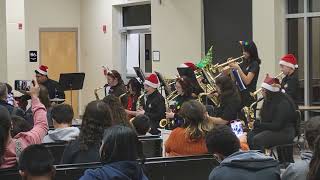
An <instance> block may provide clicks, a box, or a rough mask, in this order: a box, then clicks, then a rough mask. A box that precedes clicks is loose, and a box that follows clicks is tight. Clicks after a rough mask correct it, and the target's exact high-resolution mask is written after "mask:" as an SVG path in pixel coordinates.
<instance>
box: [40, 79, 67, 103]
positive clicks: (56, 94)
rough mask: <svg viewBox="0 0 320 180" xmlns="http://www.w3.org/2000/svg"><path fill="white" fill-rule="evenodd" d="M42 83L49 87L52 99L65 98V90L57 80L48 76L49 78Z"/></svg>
mask: <svg viewBox="0 0 320 180" xmlns="http://www.w3.org/2000/svg"><path fill="white" fill-rule="evenodd" d="M42 85H43V86H45V87H46V88H47V89H48V92H49V98H50V99H54V98H59V99H65V94H64V91H63V89H62V87H61V85H60V84H59V83H58V82H57V81H54V80H52V79H49V78H48V80H47V81H46V82H44V83H42Z"/></svg>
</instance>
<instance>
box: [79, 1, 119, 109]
mask: <svg viewBox="0 0 320 180" xmlns="http://www.w3.org/2000/svg"><path fill="white" fill-rule="evenodd" d="M111 9H112V5H111V2H110V1H105V0H81V25H82V26H81V29H80V31H81V68H80V70H81V71H83V72H85V73H86V82H85V84H84V89H83V90H82V97H81V98H82V102H83V104H82V109H83V108H84V105H86V104H87V103H89V102H90V101H92V100H94V99H95V97H94V94H93V90H94V88H97V87H100V86H103V85H104V84H105V83H106V82H105V78H104V76H103V75H102V68H101V66H102V65H107V66H108V67H110V68H113V65H112V62H113V60H112V20H111V19H112V11H111ZM102 25H106V26H107V33H106V34H104V33H103V31H102Z"/></svg>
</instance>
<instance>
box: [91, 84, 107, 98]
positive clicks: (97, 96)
mask: <svg viewBox="0 0 320 180" xmlns="http://www.w3.org/2000/svg"><path fill="white" fill-rule="evenodd" d="M104 88H105V87H104V86H102V87H98V88H95V89H94V90H93V93H94V95H95V97H96V100H100V97H99V94H98V91H99V90H101V89H104Z"/></svg>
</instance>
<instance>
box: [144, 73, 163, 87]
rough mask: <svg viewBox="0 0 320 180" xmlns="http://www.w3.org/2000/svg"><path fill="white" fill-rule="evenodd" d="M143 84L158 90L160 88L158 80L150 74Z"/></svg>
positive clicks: (154, 75)
mask: <svg viewBox="0 0 320 180" xmlns="http://www.w3.org/2000/svg"><path fill="white" fill-rule="evenodd" d="M143 84H145V85H148V86H150V87H153V88H158V87H159V86H160V83H159V79H158V76H157V75H156V74H151V75H150V76H149V77H148V78H147V79H145V80H144V83H143Z"/></svg>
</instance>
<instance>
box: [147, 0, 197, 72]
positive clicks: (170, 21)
mask: <svg viewBox="0 0 320 180" xmlns="http://www.w3.org/2000/svg"><path fill="white" fill-rule="evenodd" d="M151 5H152V6H151V9H152V10H151V11H152V49H153V50H157V51H160V58H161V59H160V62H153V69H154V70H157V71H160V72H163V74H165V75H167V76H170V77H174V75H176V74H177V70H176V67H177V66H179V64H181V63H183V62H185V61H186V60H191V61H194V62H198V61H199V60H200V58H201V48H202V12H201V11H202V0H192V1H188V3H186V0H171V1H169V0H165V1H162V4H159V3H158V1H152V4H151Z"/></svg>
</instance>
